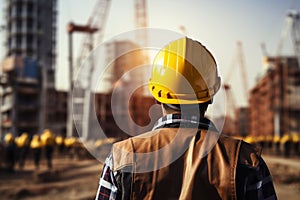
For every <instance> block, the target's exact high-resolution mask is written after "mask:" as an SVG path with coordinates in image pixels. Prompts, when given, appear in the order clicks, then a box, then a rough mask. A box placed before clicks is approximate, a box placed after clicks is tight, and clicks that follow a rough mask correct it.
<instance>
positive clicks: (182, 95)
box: [148, 37, 221, 104]
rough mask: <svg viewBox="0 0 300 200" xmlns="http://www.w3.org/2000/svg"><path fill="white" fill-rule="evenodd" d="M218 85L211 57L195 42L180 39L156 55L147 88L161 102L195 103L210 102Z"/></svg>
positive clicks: (214, 63) (218, 81)
mask: <svg viewBox="0 0 300 200" xmlns="http://www.w3.org/2000/svg"><path fill="white" fill-rule="evenodd" d="M220 84H221V79H220V77H219V76H218V70H217V65H216V61H215V59H214V57H213V56H212V54H211V53H210V52H209V51H208V50H207V49H206V48H205V47H204V46H203V45H202V44H200V43H199V42H198V41H195V40H192V39H190V38H187V37H183V38H181V39H178V40H175V41H173V42H171V43H170V44H168V45H166V46H165V47H164V48H163V49H162V50H160V51H159V53H158V54H157V55H156V57H155V59H154V63H153V67H152V76H151V78H150V80H149V83H148V86H149V89H150V92H151V93H152V95H153V96H154V98H155V99H156V100H157V101H159V102H161V103H165V104H197V103H204V102H207V101H209V100H211V99H212V97H213V96H214V95H215V94H216V93H217V91H218V90H219V89H220Z"/></svg>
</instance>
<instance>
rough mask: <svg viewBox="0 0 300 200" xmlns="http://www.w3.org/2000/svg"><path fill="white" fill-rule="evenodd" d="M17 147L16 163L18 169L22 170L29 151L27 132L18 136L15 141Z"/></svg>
mask: <svg viewBox="0 0 300 200" xmlns="http://www.w3.org/2000/svg"><path fill="white" fill-rule="evenodd" d="M15 142H16V145H17V161H18V162H19V168H20V169H21V170H23V168H24V166H25V161H26V159H27V156H28V151H29V143H30V140H29V135H28V133H27V132H23V133H22V134H21V135H20V136H18V137H16V139H15Z"/></svg>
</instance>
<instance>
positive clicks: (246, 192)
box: [236, 158, 277, 200]
mask: <svg viewBox="0 0 300 200" xmlns="http://www.w3.org/2000/svg"><path fill="white" fill-rule="evenodd" d="M236 181H237V182H236V183H237V197H238V199H251V200H277V196H276V193H275V189H274V185H273V181H272V177H271V174H270V172H269V169H268V167H267V165H266V163H265V162H264V160H263V159H262V158H260V162H259V166H258V168H256V169H253V168H249V167H247V166H240V165H239V166H238V169H237V180H236Z"/></svg>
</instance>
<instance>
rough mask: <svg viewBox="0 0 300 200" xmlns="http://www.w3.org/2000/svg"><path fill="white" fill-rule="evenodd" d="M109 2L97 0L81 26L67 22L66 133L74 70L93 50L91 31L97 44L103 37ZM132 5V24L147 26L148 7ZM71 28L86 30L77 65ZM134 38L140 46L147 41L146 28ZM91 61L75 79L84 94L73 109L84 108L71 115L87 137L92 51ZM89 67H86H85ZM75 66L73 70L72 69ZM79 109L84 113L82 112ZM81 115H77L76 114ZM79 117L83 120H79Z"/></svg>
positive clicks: (70, 131)
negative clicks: (68, 80)
mask: <svg viewBox="0 0 300 200" xmlns="http://www.w3.org/2000/svg"><path fill="white" fill-rule="evenodd" d="M110 4H111V0H98V1H97V3H96V5H95V7H94V10H93V13H92V15H91V16H90V17H89V19H88V22H87V24H86V25H84V26H79V25H75V24H74V23H70V24H69V27H68V33H69V35H70V42H69V45H70V46H69V54H70V57H69V63H70V83H71V86H70V94H69V104H70V107H69V110H70V111H69V116H68V117H69V119H68V134H67V135H68V136H71V135H72V134H73V121H72V113H71V109H72V105H71V104H72V96H71V92H72V89H73V72H75V73H76V72H77V71H78V69H79V67H80V65H81V64H82V62H83V61H84V59H85V58H87V57H88V54H89V53H90V52H91V51H92V49H93V46H94V41H93V37H92V36H93V34H97V35H98V37H97V43H96V45H98V44H100V43H101V42H102V40H103V33H104V30H105V25H106V21H107V16H108V11H109V7H110ZM134 6H135V9H134V10H135V26H136V28H146V27H147V8H146V0H135V2H134ZM73 32H84V33H88V34H85V37H84V38H83V40H82V43H81V46H80V47H79V51H80V52H79V55H78V58H77V62H76V65H75V66H73V61H72V60H73V58H72V57H73V56H72V48H73V46H72V33H73ZM137 41H138V42H139V44H140V45H141V46H146V45H147V32H146V31H143V30H141V31H137ZM89 59H90V64H89V66H86V67H85V71H82V73H85V76H83V75H82V74H81V76H83V77H85V78H83V79H81V80H78V81H79V82H77V84H78V85H77V87H80V88H81V89H82V91H84V97H83V98H79V97H77V98H76V99H74V104H75V105H76V106H74V107H75V108H74V109H83V110H82V111H77V112H76V116H74V118H75V120H76V119H77V120H76V121H77V122H80V121H82V122H81V124H80V125H79V126H78V127H77V128H79V129H82V130H79V132H82V136H81V137H82V138H83V139H87V138H88V132H89V128H90V124H89V123H90V119H89V116H90V112H91V105H92V102H91V87H92V85H91V80H92V73H93V71H94V69H93V68H94V66H93V65H94V64H93V63H94V62H93V57H92V55H91V56H89ZM86 68H89V69H86ZM73 69H74V70H73ZM80 113H83V114H82V116H81V115H80ZM79 115H80V116H79ZM78 119H82V120H78Z"/></svg>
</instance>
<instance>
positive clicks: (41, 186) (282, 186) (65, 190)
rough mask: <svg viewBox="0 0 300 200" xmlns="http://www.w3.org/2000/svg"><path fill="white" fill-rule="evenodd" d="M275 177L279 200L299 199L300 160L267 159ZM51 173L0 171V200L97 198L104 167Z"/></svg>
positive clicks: (77, 163)
mask: <svg viewBox="0 0 300 200" xmlns="http://www.w3.org/2000/svg"><path fill="white" fill-rule="evenodd" d="M264 158H265V161H266V162H267V164H268V166H269V168H270V171H271V173H272V175H273V179H274V182H275V188H276V191H277V195H278V197H279V199H289V200H296V199H299V196H300V159H293V158H289V159H284V158H276V157H270V156H266V157H264ZM53 166H54V167H53V169H52V170H51V171H48V170H47V169H46V163H45V161H43V162H42V163H41V168H40V170H39V171H35V170H34V166H33V163H32V161H28V162H27V163H26V166H25V168H24V170H23V171H20V170H18V169H17V170H16V172H14V173H11V174H10V173H7V172H5V171H3V170H1V171H0V199H1V200H7V199H12V200H14V199H24V200H29V199H30V200H47V199H50V200H54V199H55V200H56V199H58V200H60V199H64V200H68V199H72V200H86V199H94V198H95V195H96V191H97V187H98V180H99V176H100V171H101V169H102V164H101V163H100V162H99V161H97V160H93V159H85V160H78V159H77V160H76V159H69V158H60V159H55V160H54V163H53Z"/></svg>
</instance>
